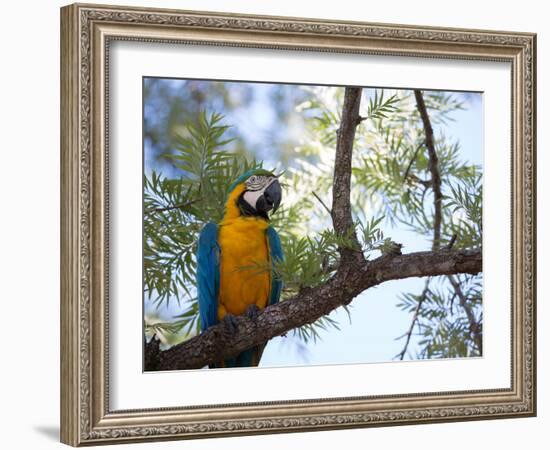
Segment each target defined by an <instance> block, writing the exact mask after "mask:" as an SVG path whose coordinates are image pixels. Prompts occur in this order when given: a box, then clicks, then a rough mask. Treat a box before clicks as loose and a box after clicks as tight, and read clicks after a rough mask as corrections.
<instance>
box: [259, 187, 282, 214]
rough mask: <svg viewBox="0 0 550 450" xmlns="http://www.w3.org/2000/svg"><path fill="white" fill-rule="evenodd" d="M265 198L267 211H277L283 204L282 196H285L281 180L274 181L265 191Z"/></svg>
mask: <svg viewBox="0 0 550 450" xmlns="http://www.w3.org/2000/svg"><path fill="white" fill-rule="evenodd" d="M263 196H264V198H265V202H266V206H267V211H271V210H273V212H275V211H277V209H278V208H279V205H280V204H281V198H282V196H283V190H282V189H281V184H280V183H279V180H275V181H273V182H272V183H271V184H270V185H269V186H268V187H267V189H266V190H265V191H264V195H263Z"/></svg>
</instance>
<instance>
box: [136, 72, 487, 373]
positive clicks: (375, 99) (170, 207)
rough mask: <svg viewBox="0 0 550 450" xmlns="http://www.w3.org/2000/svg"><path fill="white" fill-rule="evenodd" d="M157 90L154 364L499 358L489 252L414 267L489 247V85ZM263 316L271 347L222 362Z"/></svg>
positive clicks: (182, 85) (148, 155) (151, 169)
mask: <svg viewBox="0 0 550 450" xmlns="http://www.w3.org/2000/svg"><path fill="white" fill-rule="evenodd" d="M142 94H143V100H142V102H143V197H142V198H143V305H142V307H143V332H144V336H143V342H144V345H143V352H144V353H143V363H144V367H143V369H144V371H157V370H163V371H166V370H179V369H204V370H207V369H229V368H250V367H260V368H261V367H295V366H307V365H337V364H362V363H380V362H398V361H407V360H408V361H410V360H431V359H450V358H479V357H482V356H483V355H484V354H483V274H482V272H481V264H477V265H475V267H473V268H472V266H468V267H464V268H462V267H460V265H457V264H455V265H454V266H453V267H452V268H450V269H448V270H447V269H445V270H443V271H441V270H440V271H439V272H440V273H445V274H444V275H440V274H437V275H433V276H415V273H416V272H415V270H411V269H410V267H415V266H420V265H422V264H430V261H429V259H430V253H429V252H438V251H441V250H443V251H445V250H449V251H451V250H466V251H471V252H478V253H480V252H481V248H482V237H483V179H484V178H483V175H484V171H483V167H484V157H483V155H484V149H483V133H484V127H483V125H484V123H483V108H484V98H483V93H481V92H464V91H452V90H448V91H442V90H429V89H422V90H420V89H416V88H415V87H410V88H403V87H392V86H329V85H306V84H295V83H288V84H283V83H268V82H255V81H234V80H215V79H179V78H168V77H166V78H162V77H149V76H144V77H143V92H142ZM342 186H343V187H344V189H342ZM413 252H416V253H415V255H418V256H416V259H415V257H412V258H411V259H410V260H408V261H407V265H408V267H409V268H400V267H394V268H392V267H391V266H390V267H389V268H388V269H387V270H386V271H385V273H384V275H383V276H381V277H378V275H377V277H378V278H376V280H372V279H371V278H372V277H370V276H369V273H368V270H369V265H372V267H373V268H374V267H375V266H376V264H379V262H380V261H382V262H384V261H385V260H386V258H387V259H388V261H389V260H390V259H392V258H393V257H395V256H399V255H401V254H402V253H403V254H404V253H407V254H408V253H413ZM422 252H426V253H425V254H424V253H422ZM424 259H426V260H428V263H426V262H425V261H424ZM365 262H366V263H365ZM360 264H363V265H365V264H366V273H362V272H361V271H355V272H356V276H355V277H350V276H344V275H342V274H345V272H346V271H349V270H348V269H349V268H351V269H352V270H353V268H354V267H357V266H358V265H360ZM373 268H371V273H372V271H373V270H374V269H373ZM392 271H393V272H395V273H389V272H392ZM420 272H421V273H429V270H427V271H426V270H424V271H422V270H421V271H420ZM306 301H308V302H309V303H307V304H303V305H302V307H300V308H298V307H297V306H296V308H294V306H295V305H298V304H299V303H300V304H302V303H304V302H306ZM276 304H281V305H282V304H285V305H287V306H286V307H287V309H286V310H281V311H278V313H277V314H273V315H272V317H271V316H270V319H269V320H267V319H266V320H263V321H261V322H257V321H258V320H259V318H260V316H261V315H262V313H263V310H264V309H265V308H270V307H271V306H272V305H276ZM138 307H139V306H138V305H136V308H138ZM293 308H294V309H293ZM244 319H247V320H248V321H247V322H243V320H244ZM250 323H252V324H253V326H255V327H256V328H261V330H260V332H258V333H256V335H260V336H256V338H255V341H254V342H253V343H254V344H255V345H253V346H251V347H250V348H247V349H246V350H244V351H241V352H238V353H235V354H232V355H231V356H230V357H221V358H219V357H217V356H216V355H219V354H221V353H223V352H224V351H225V350H224V349H223V348H212V347H220V342H221V346H222V347H223V343H224V341H225V340H232V342H234V341H235V339H238V338H239V337H240V335H241V334H242V335H243V338H246V336H245V335H246V334H247V333H246V331H247V327H249V326H250ZM208 330H210V331H209V333H210V334H208V333H207V331H208ZM214 330H216V333H221V334H222V335H223V337H222V338H221V339H217V340H215V341H214V340H212V339H210V341H209V337H210V336H211V335H213V333H214ZM201 338H202V339H201ZM184 346H185V348H186V351H183V349H184ZM178 348H179V349H182V351H178ZM205 349H206V350H205ZM205 352H206V353H205ZM225 354H227V352H225ZM164 355H166V357H164ZM168 355H170V356H168ZM186 355H194V356H193V357H189V358H186ZM197 355H199V356H200V357H199V358H197V357H196V356H197Z"/></svg>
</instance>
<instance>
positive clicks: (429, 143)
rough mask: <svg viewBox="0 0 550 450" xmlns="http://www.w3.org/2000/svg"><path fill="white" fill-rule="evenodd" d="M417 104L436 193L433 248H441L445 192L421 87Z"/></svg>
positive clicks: (416, 93)
mask: <svg viewBox="0 0 550 450" xmlns="http://www.w3.org/2000/svg"><path fill="white" fill-rule="evenodd" d="M414 96H415V98H416V106H417V108H418V112H419V113H420V118H421V119H422V124H423V125H424V134H425V135H426V147H427V148H428V155H429V158H430V159H429V165H428V168H429V170H430V174H431V176H432V190H433V193H434V207H435V210H434V240H433V244H432V249H433V250H437V249H439V246H440V243H441V202H442V200H443V194H442V193H441V175H440V173H439V167H438V159H437V153H436V151H435V143H434V131H433V128H432V124H431V122H430V116H429V115H428V110H427V109H426V104H425V103H424V97H423V96H422V92H421V91H420V90H419V89H415V91H414Z"/></svg>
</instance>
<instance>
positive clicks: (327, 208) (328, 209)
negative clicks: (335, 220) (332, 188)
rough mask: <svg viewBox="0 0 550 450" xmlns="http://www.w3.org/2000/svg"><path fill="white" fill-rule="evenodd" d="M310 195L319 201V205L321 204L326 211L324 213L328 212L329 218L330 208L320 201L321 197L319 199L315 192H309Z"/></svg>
mask: <svg viewBox="0 0 550 450" xmlns="http://www.w3.org/2000/svg"><path fill="white" fill-rule="evenodd" d="M311 193H312V194H313V196H314V197H315V198H316V199H317V200H319V203H321V205H323V208H325V209H326V211H327V212H328V215H329V216H330V215H332V211H331V210H330V208H329V207H328V206H327V205H326V204H325V202H324V201H323V200H321V197H319V196H318V195H317V194H316V193H315V191H311Z"/></svg>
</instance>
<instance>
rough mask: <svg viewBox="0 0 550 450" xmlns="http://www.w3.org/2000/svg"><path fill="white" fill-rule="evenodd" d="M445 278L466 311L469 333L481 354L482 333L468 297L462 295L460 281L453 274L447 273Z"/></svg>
mask: <svg viewBox="0 0 550 450" xmlns="http://www.w3.org/2000/svg"><path fill="white" fill-rule="evenodd" d="M447 278H448V280H449V282H450V283H451V285H452V286H453V289H454V291H455V294H456V295H457V297H458V300H459V301H460V306H461V307H462V309H463V310H464V312H465V313H466V317H467V318H468V323H469V324H470V334H471V335H472V337H473V339H474V342H475V344H476V347H477V350H478V351H479V355H480V356H481V355H482V354H483V335H482V333H481V329H480V325H479V323H478V322H477V320H476V318H475V316H474V313H473V311H472V308H471V307H470V305H469V304H468V299H467V298H466V296H465V295H464V292H462V288H461V287H460V283H459V282H458V281H457V280H456V278H455V277H454V276H453V275H447Z"/></svg>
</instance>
